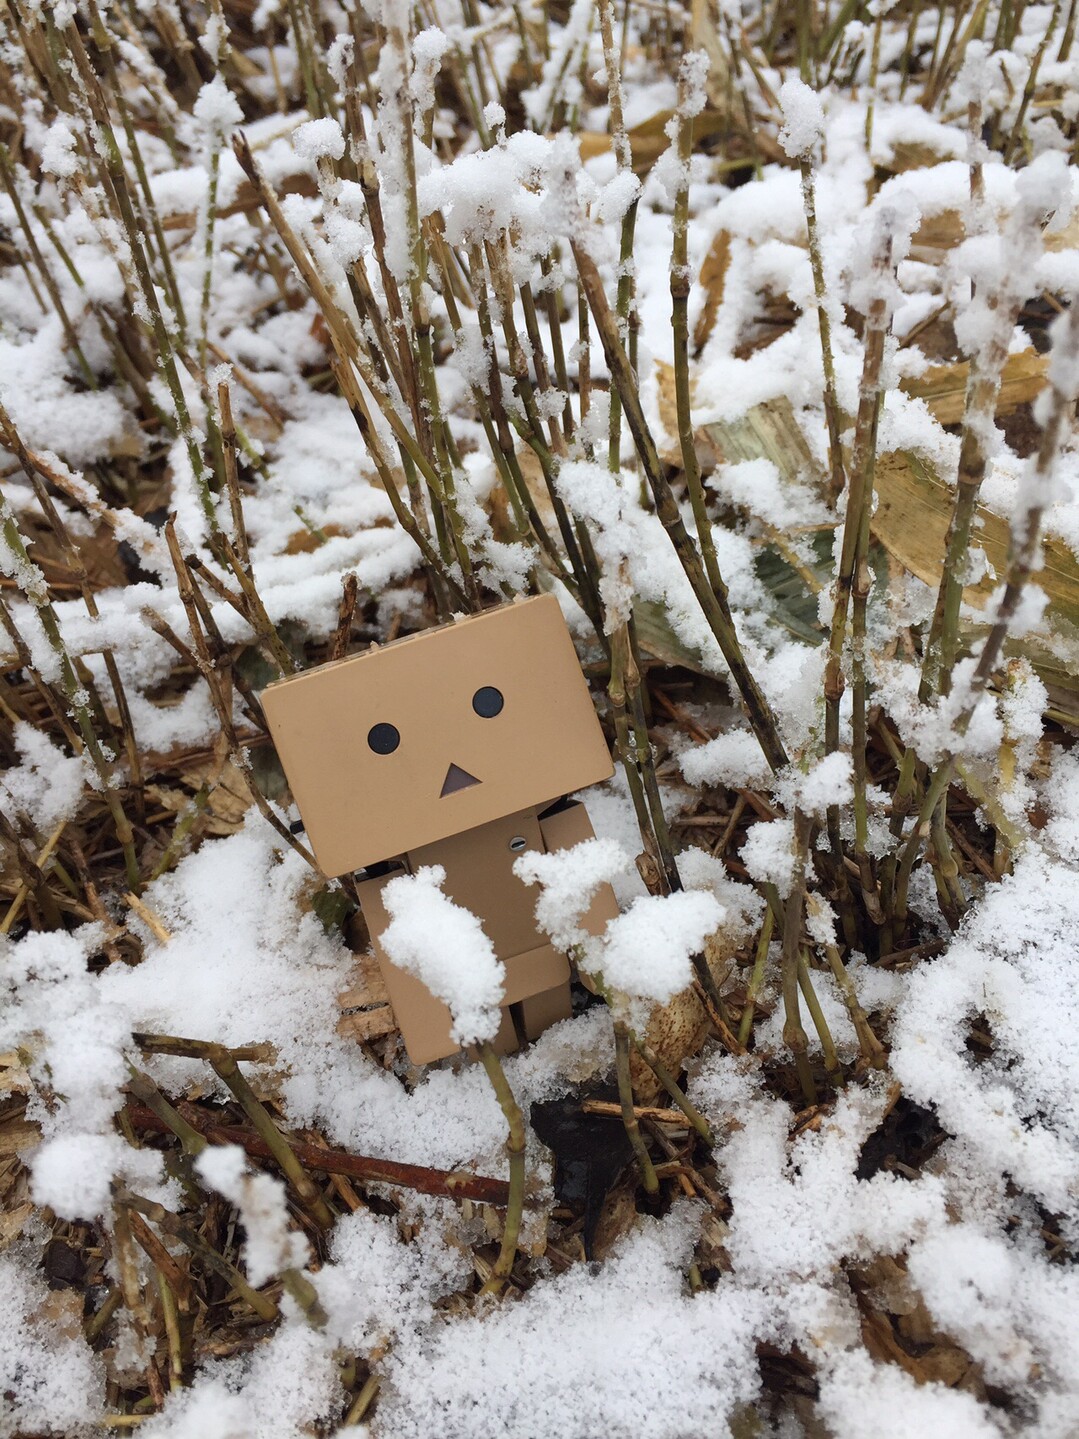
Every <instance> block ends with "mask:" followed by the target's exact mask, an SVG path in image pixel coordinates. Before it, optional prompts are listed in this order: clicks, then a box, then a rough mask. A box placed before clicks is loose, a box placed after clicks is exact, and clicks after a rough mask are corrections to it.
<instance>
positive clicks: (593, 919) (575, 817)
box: [540, 800, 618, 935]
mask: <svg viewBox="0 0 1079 1439" xmlns="http://www.w3.org/2000/svg"><path fill="white" fill-rule="evenodd" d="M540 833H541V834H542V835H543V846H544V848H545V849H546V851H547V853H548V854H552V853H554V852H555V851H556V850H560V849H572V848H573V846H574V845H575V844H580V843H581V842H582V841H583V840H586V839H595V837H596V832H595V830H594V829H593V828H592V821H591V820H590V819H589V818H588V811H587V810H586V809H585V807H584V805H583V804H581V802H580V800H563V801H562V802H561V803H560V804H558V805H556V806H552V808H551V809H549V810H545V811H544V812H543V814H541V815H540ZM617 914H618V901H617V899H615V897H614V890H613V889H612V888H611V886H610V885H609V884H605V885H602V886H601V887H600V889H599V892H598V893H597V895H596V897H595V899H594V900H593V901H592V904H591V906H590V908H589V910H588V913H587V914H586V915H585V916H584V918H583V919H582V921H581V925H582V927H583V928H584V929H585V930H587V931H588V933H589V934H596V935H599V934H602V933H603V931H604V929H605V928H606V927H607V925H608V923H609V922H610V921H611V920H612V919H614V918H615V917H616V916H617Z"/></svg>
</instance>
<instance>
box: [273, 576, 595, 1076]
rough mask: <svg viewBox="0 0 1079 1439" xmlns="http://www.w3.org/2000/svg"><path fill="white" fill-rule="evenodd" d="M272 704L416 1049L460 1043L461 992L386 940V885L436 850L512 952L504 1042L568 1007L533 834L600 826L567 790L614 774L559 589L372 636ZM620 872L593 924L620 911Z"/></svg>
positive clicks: (301, 791)
mask: <svg viewBox="0 0 1079 1439" xmlns="http://www.w3.org/2000/svg"><path fill="white" fill-rule="evenodd" d="M262 704H263V709H264V711H265V714H266V719H267V722H268V723H269V726H270V733H271V735H272V736H273V740H274V744H275V745H276V747H277V753H278V756H279V758H280V760H281V764H282V767H283V768H284V771H285V774H286V776H287V778H288V782H289V785H290V787H291V789H292V793H293V797H294V799H295V801H296V804H297V805H298V806H299V810H300V814H301V816H302V817H303V822H304V827H305V829H306V832H307V838H308V841H309V843H310V845H311V848H312V850H313V851H314V854H315V858H316V859H317V860H318V863H319V867H320V868H321V869H322V870H323V872H324V873H325V874H327V875H331V876H335V875H342V874H347V873H351V872H353V871H360V870H362V871H363V873H362V874H359V875H358V877H357V882H358V890H359V895H360V903H361V905H362V907H363V911H364V916H365V918H366V920H367V924H368V928H369V930H370V933H371V940H372V944H373V946H374V949H375V953H376V955H377V956H378V961H379V965H380V968H381V970H382V975H383V978H384V980H385V983H386V988H387V989H388V991H389V995H390V1002H391V1004H392V1005H393V1009H394V1014H395V1016H396V1019H397V1022H398V1025H399V1026H400V1029H401V1033H402V1036H403V1038H404V1042H405V1048H406V1049H407V1050H408V1054H409V1058H410V1059H411V1060H412V1061H413V1063H415V1064H427V1063H430V1062H432V1061H433V1060H436V1059H442V1058H445V1057H446V1056H447V1055H450V1054H453V1053H455V1052H456V1050H457V1045H456V1044H455V1043H454V1042H453V1040H451V1038H450V1028H451V1018H450V1012H449V1010H448V1009H447V1007H446V1006H445V1005H444V1004H443V1003H442V1002H441V1001H440V1000H439V999H437V998H436V997H435V996H434V995H433V994H432V993H431V992H430V990H428V989H427V988H426V986H425V985H423V984H422V983H421V982H420V981H419V980H418V979H416V978H415V977H414V976H412V975H410V974H407V973H406V972H405V971H404V970H402V969H399V968H397V966H395V965H393V964H392V963H391V962H390V961H389V960H388V959H387V957H386V955H385V954H384V953H383V952H382V948H381V944H380V939H379V937H380V935H381V934H382V933H383V932H384V930H385V929H386V927H387V925H388V924H389V916H388V915H387V913H386V910H385V908H384V906H383V903H382V889H383V887H384V886H385V885H386V884H387V883H388V881H389V880H390V879H392V878H394V877H395V876H396V875H399V874H402V873H410V872H414V871H415V870H417V869H419V868H420V867H421V866H422V865H428V864H439V865H442V866H443V868H444V869H445V871H446V882H445V884H444V886H443V888H444V891H445V893H446V894H447V895H448V896H449V897H450V899H452V900H453V901H454V902H455V903H456V904H460V905H463V906H464V907H465V908H466V909H470V910H471V911H472V912H473V913H474V914H475V915H477V916H478V917H479V919H480V921H481V922H482V924H483V927H484V930H485V931H486V933H487V935H488V936H489V938H490V940H491V942H492V944H493V945H494V948H495V952H496V953H497V955H498V957H499V959H500V960H502V962H503V964H504V965H505V968H506V993H505V1003H504V1007H503V1011H502V1024H501V1028H500V1030H499V1034H498V1038H497V1040H496V1043H495V1047H496V1049H498V1050H499V1051H500V1052H501V1053H508V1052H511V1051H512V1050H514V1049H516V1048H517V1047H518V1046H519V1045H520V1044H522V1043H524V1042H526V1041H528V1040H531V1039H534V1038H536V1036H537V1035H538V1034H540V1033H541V1032H542V1031H543V1030H544V1029H546V1028H547V1027H548V1026H549V1025H551V1024H554V1023H555V1022H556V1021H557V1020H559V1019H564V1018H567V1017H568V1015H569V1013H570V990H569V979H570V968H569V961H568V960H567V958H566V956H565V955H564V954H561V953H559V952H558V951H557V950H555V949H554V948H553V947H552V946H551V945H550V944H549V943H548V942H547V941H546V938H545V936H544V935H542V934H541V933H539V932H538V931H537V929H536V924H535V918H534V908H535V898H536V896H535V891H534V890H532V889H530V888H529V886H527V885H525V884H524V883H523V882H522V881H521V880H519V879H518V878H517V877H516V875H514V873H513V864H514V861H515V860H516V859H517V857H518V855H520V854H521V853H522V851H524V850H529V849H538V850H547V851H551V850H559V849H566V848H569V847H570V846H572V845H575V844H577V843H579V842H580V841H581V840H584V839H590V838H592V833H593V831H592V826H591V824H590V822H589V819H588V814H587V812H586V810H585V808H584V806H583V805H582V804H580V803H579V802H574V801H567V800H566V799H565V798H564V797H565V796H566V795H568V794H572V793H574V792H575V791H577V790H580V789H583V788H585V787H586V786H587V785H590V784H595V783H597V782H598V781H600V780H604V779H609V778H610V776H611V774H612V773H613V766H612V763H611V757H610V754H609V752H608V749H607V744H606V741H605V740H604V738H603V732H602V730H601V728H600V725H599V721H598V719H597V718H596V712H595V709H594V708H593V705H592V700H591V697H590V695H589V693H588V686H587V684H586V682H585V679H584V676H583V675H582V673H581V668H580V665H579V663H578V661H577V655H576V652H575V651H574V648H573V641H572V640H571V638H570V635H569V631H568V630H567V629H566V625H565V622H564V620H563V618H562V613H561V610H560V609H559V606H558V601H557V600H556V599H555V598H554V596H552V595H543V596H540V597H539V598H536V599H530V600H518V601H516V602H514V603H512V604H507V605H502V606H500V607H499V608H497V609H492V610H486V611H484V612H483V613H482V614H478V615H473V616H470V617H469V618H466V619H462V620H458V621H456V622H455V623H452V624H448V625H442V626H439V627H437V628H435V629H430V630H424V631H422V632H421V633H419V634H417V635H410V636H408V637H406V638H405V639H401V640H395V641H394V642H393V643H391V644H389V645H386V646H383V647H372V648H371V649H370V650H368V651H365V652H364V653H363V654H361V655H356V656H353V657H350V658H348V659H344V660H337V661H333V662H331V663H329V664H326V665H321V666H319V667H318V668H316V669H312V670H307V671H305V672H304V673H302V674H299V675H294V676H291V677H290V678H288V679H285V680H282V681H280V682H279V683H277V684H274V685H271V686H270V687H269V688H267V689H266V691H265V692H264V694H263V696H262ZM617 912H618V910H617V905H616V903H615V898H614V894H613V892H612V891H611V890H610V888H609V887H605V888H604V890H603V891H602V892H601V893H600V894H599V895H597V897H596V899H595V901H594V903H593V905H592V908H591V909H590V911H589V913H588V915H587V916H586V918H585V920H584V923H585V926H586V928H588V929H589V930H590V931H591V932H593V933H600V932H602V929H603V927H604V925H605V924H606V923H607V921H608V920H609V919H611V918H612V917H613V916H614V915H615V914H617Z"/></svg>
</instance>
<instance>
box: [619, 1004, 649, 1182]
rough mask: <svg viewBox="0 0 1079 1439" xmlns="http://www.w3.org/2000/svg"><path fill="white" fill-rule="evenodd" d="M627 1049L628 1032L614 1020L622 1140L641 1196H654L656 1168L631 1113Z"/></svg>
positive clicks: (631, 1091)
mask: <svg viewBox="0 0 1079 1439" xmlns="http://www.w3.org/2000/svg"><path fill="white" fill-rule="evenodd" d="M629 1045H630V1041H629V1030H628V1029H627V1028H626V1026H625V1024H623V1023H622V1022H621V1021H620V1020H617V1019H616V1020H615V1022H614V1055H615V1070H616V1072H617V1075H618V1099H619V1102H620V1103H621V1105H622V1123H623V1124H624V1125H625V1127H626V1137H627V1138H628V1140H629V1142H630V1144H631V1145H632V1146H633V1153H634V1154H635V1155H636V1156H637V1165H638V1168H639V1169H640V1171H641V1182H642V1184H643V1185H644V1188H645V1193H647V1194H658V1193H659V1179H658V1177H657V1176H656V1168H655V1165H654V1164H653V1163H652V1157H651V1155H650V1154H649V1153H648V1149H647V1147H646V1145H645V1142H644V1139H643V1138H642V1137H641V1127H640V1125H639V1124H638V1123H637V1115H636V1113H635V1112H634V1105H633V1079H632V1077H631V1074H630V1065H629Z"/></svg>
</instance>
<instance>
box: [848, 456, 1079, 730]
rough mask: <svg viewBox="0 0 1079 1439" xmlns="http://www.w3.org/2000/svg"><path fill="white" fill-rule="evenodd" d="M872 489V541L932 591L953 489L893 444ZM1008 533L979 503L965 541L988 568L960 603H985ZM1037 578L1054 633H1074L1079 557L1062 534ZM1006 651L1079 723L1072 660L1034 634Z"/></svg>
mask: <svg viewBox="0 0 1079 1439" xmlns="http://www.w3.org/2000/svg"><path fill="white" fill-rule="evenodd" d="M876 491H877V507H876V510H875V512H874V515H873V533H874V535H875V536H876V538H877V540H879V542H880V543H881V544H882V545H883V546H884V548H885V549H886V550H887V551H888V553H889V554H890V555H892V556H893V557H894V558H895V559H896V560H898V561H899V563H900V564H901V565H902V566H903V567H904V569H907V570H909V571H910V573H911V574H913V575H916V576H917V577H918V579H920V580H923V581H924V582H925V583H926V584H927V585H930V586H931V587H932V588H933V589H936V588H937V586H938V585H939V584H940V576H941V571H942V569H943V564H944V557H945V553H946V547H947V538H948V526H949V524H950V522H951V517H952V507H953V503H954V495H953V491H952V489H951V487H950V486H949V485H946V484H945V483H944V481H943V480H941V479H940V478H939V477H938V476H937V475H936V474H935V473H934V472H933V470H932V469H931V468H930V467H929V466H928V465H927V464H926V463H925V462H924V461H923V460H920V459H919V458H918V457H917V456H916V455H912V454H909V453H907V452H905V451H898V450H896V451H892V452H890V453H889V454H886V455H881V456H880V457H879V458H878V460H877V468H876ZM1010 537H1011V531H1010V527H1009V524H1008V521H1007V520H1006V519H1004V517H1003V516H1002V515H998V514H996V513H995V512H994V511H993V510H990V509H988V508H987V507H986V506H985V505H979V506H978V509H977V515H976V519H975V528H974V533H973V536H972V540H971V544H972V546H973V547H975V548H978V549H981V550H983V551H984V552H985V556H986V559H987V560H988V561H989V565H990V566H991V569H992V573H991V574H987V575H986V576H984V577H983V578H982V579H981V580H979V581H978V582H977V583H976V584H973V585H970V586H968V587H967V589H965V590H964V591H963V599H964V601H965V602H966V603H967V604H969V605H970V606H972V608H975V609H983V608H984V607H985V605H986V603H987V602H988V600H989V597H990V595H991V594H992V592H993V588H994V586H995V585H996V584H997V583H999V582H1000V580H1001V579H1002V578H1003V576H1004V574H1005V573H1006V571H1007V568H1008V547H1009V541H1010ZM994 576H995V578H994ZM1035 583H1036V584H1037V585H1038V586H1039V587H1040V588H1041V589H1042V590H1043V591H1044V592H1045V594H1046V597H1047V598H1048V601H1049V610H1050V613H1051V615H1052V629H1053V633H1054V635H1056V636H1067V637H1079V560H1077V559H1076V556H1075V554H1074V553H1073V552H1072V550H1071V549H1070V547H1069V546H1068V545H1066V544H1065V543H1064V541H1063V540H1061V539H1058V538H1056V537H1055V536H1053V535H1049V536H1048V537H1047V538H1046V540H1045V543H1044V545H1043V565H1042V568H1041V569H1040V570H1039V571H1038V573H1037V575H1036V576H1035ZM976 633H977V630H976V628H975V627H973V626H972V627H970V629H969V630H968V635H969V638H971V639H973V638H975V636H976ZM1006 652H1007V653H1009V654H1019V655H1024V656H1025V657H1026V658H1027V659H1029V660H1030V662H1031V664H1032V665H1033V666H1034V668H1035V669H1036V670H1037V672H1038V674H1039V676H1040V677H1041V679H1042V682H1043V683H1044V684H1045V686H1046V689H1047V690H1048V692H1049V702H1050V706H1051V709H1052V710H1053V711H1054V712H1055V713H1056V714H1057V716H1058V717H1059V718H1062V719H1067V720H1070V721H1072V722H1077V721H1079V674H1076V670H1075V666H1074V664H1072V663H1069V662H1067V661H1066V660H1063V659H1061V658H1060V657H1059V656H1058V655H1055V654H1053V653H1052V652H1051V651H1050V650H1049V648H1048V646H1047V644H1046V642H1045V640H1043V639H1040V638H1038V637H1037V636H1035V635H1030V636H1023V637H1022V638H1020V639H1017V640H1014V641H1012V642H1010V643H1009V644H1008V646H1007V648H1006Z"/></svg>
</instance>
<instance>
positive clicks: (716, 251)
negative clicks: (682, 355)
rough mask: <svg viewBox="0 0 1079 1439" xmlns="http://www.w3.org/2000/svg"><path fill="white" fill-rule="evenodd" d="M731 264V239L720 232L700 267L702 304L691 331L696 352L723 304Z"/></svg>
mask: <svg viewBox="0 0 1079 1439" xmlns="http://www.w3.org/2000/svg"><path fill="white" fill-rule="evenodd" d="M730 263H731V237H730V234H729V233H728V231H726V230H720V231H719V233H718V234H717V235H716V237H715V239H714V240H713V241H712V243H711V245H710V247H709V250H708V254H707V255H705V257H704V264H703V265H702V266H701V274H700V281H701V288H702V289H703V290H704V304H703V306H702V307H701V313H700V315H699V317H698V319H697V326H696V329H695V330H694V331H693V344H694V347H695V348H696V349H698V350H701V349H703V348H704V343H705V341H706V340H707V339H708V336H709V335H710V334H711V333H712V330H713V327H714V326H715V323H716V316H717V315H718V314H719V307H720V305H722V303H723V290H724V287H725V285H726V283H727V270H728V269H729V268H730Z"/></svg>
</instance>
